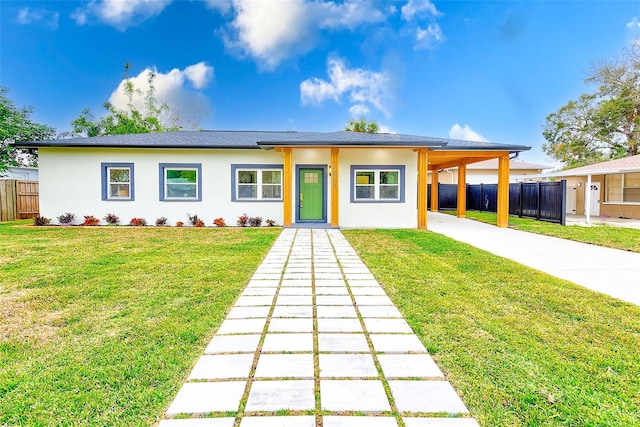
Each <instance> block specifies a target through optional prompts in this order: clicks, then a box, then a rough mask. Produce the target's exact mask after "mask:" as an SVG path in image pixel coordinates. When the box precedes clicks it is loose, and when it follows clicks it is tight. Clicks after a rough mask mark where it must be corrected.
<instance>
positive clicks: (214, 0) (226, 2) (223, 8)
mask: <svg viewBox="0 0 640 427" xmlns="http://www.w3.org/2000/svg"><path fill="white" fill-rule="evenodd" d="M204 3H205V4H206V5H207V7H208V8H209V9H213V10H217V11H220V12H222V13H227V12H229V11H230V10H231V0H204Z"/></svg>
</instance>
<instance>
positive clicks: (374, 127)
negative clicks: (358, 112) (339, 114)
mask: <svg viewBox="0 0 640 427" xmlns="http://www.w3.org/2000/svg"><path fill="white" fill-rule="evenodd" d="M378 129H379V126H378V122H376V121H373V120H372V121H370V122H367V120H366V119H365V118H364V117H361V118H359V119H349V123H347V125H346V126H345V127H344V130H346V131H348V132H363V133H376V132H378Z"/></svg>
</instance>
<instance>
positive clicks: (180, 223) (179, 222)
mask: <svg viewBox="0 0 640 427" xmlns="http://www.w3.org/2000/svg"><path fill="white" fill-rule="evenodd" d="M183 225H184V222H182V221H178V222H176V227H182V226H183Z"/></svg>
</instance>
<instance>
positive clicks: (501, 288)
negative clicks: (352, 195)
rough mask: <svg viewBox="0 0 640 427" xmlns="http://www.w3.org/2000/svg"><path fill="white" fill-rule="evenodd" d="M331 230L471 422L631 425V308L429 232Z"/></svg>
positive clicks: (637, 329)
mask: <svg viewBox="0 0 640 427" xmlns="http://www.w3.org/2000/svg"><path fill="white" fill-rule="evenodd" d="M343 233H344V235H345V236H346V237H347V239H348V240H349V242H350V243H351V244H352V245H353V246H354V248H355V249H356V251H357V252H358V253H359V255H360V256H361V257H362V259H363V260H364V262H365V263H366V264H367V266H368V267H369V269H370V270H371V271H372V273H373V274H374V275H375V276H376V278H377V279H378V280H379V281H380V283H381V284H382V285H383V287H384V288H385V290H386V292H387V293H388V295H389V296H390V297H391V299H392V300H393V302H394V303H395V304H396V305H397V306H398V308H399V309H400V310H401V312H402V313H403V315H404V316H405V317H406V319H407V321H408V322H409V324H410V325H411V327H412V328H413V330H414V331H415V332H416V334H417V335H418V336H419V338H420V339H421V340H422V342H423V343H424V344H425V346H426V347H427V349H428V350H429V352H430V353H431V354H432V356H433V357H434V359H435V360H436V362H437V363H438V365H439V366H440V368H441V370H442V371H443V372H444V373H445V375H446V377H447V379H448V380H449V381H450V382H451V383H452V384H453V386H454V387H455V388H456V390H458V392H459V393H460V394H461V396H462V398H463V400H464V402H465V403H466V404H467V406H468V407H469V409H470V411H471V414H472V415H473V416H474V417H476V418H477V420H478V421H479V423H480V424H481V425H482V426H569V425H570V426H585V427H586V426H611V427H614V426H640V393H639V392H638V390H640V307H637V306H635V305H632V304H629V303H625V302H622V301H619V300H616V299H614V298H611V297H608V296H605V295H601V294H597V293H595V292H592V291H590V290H587V289H584V288H582V287H580V286H577V285H574V284H572V283H569V282H567V281H563V280H560V279H556V278H554V277H551V276H549V275H546V274H544V273H541V272H538V271H536V270H533V269H530V268H527V267H523V266H521V265H520V264H517V263H515V262H512V261H510V260H506V259H503V258H499V257H496V256H494V255H492V254H489V253H487V252H484V251H482V250H479V249H476V248H473V247H471V246H469V245H466V244H463V243H460V242H457V241H455V240H452V239H449V238H447V237H445V236H442V235H438V234H435V233H431V232H424V231H417V230H345V231H344V232H343Z"/></svg>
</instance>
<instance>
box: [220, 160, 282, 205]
mask: <svg viewBox="0 0 640 427" xmlns="http://www.w3.org/2000/svg"><path fill="white" fill-rule="evenodd" d="M231 170H232V175H233V176H232V189H231V194H232V201H234V202H281V201H282V197H283V194H282V193H283V191H284V188H283V182H284V170H283V167H282V166H281V165H231ZM241 172H255V174H256V182H255V183H241V182H240V173H241ZM263 172H279V173H280V183H279V184H273V183H263V182H262V174H263ZM241 185H253V186H255V187H256V193H255V194H256V197H241V196H240V186H241ZM265 185H266V186H279V187H280V197H263V196H262V193H263V192H262V189H263V186H265Z"/></svg>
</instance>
